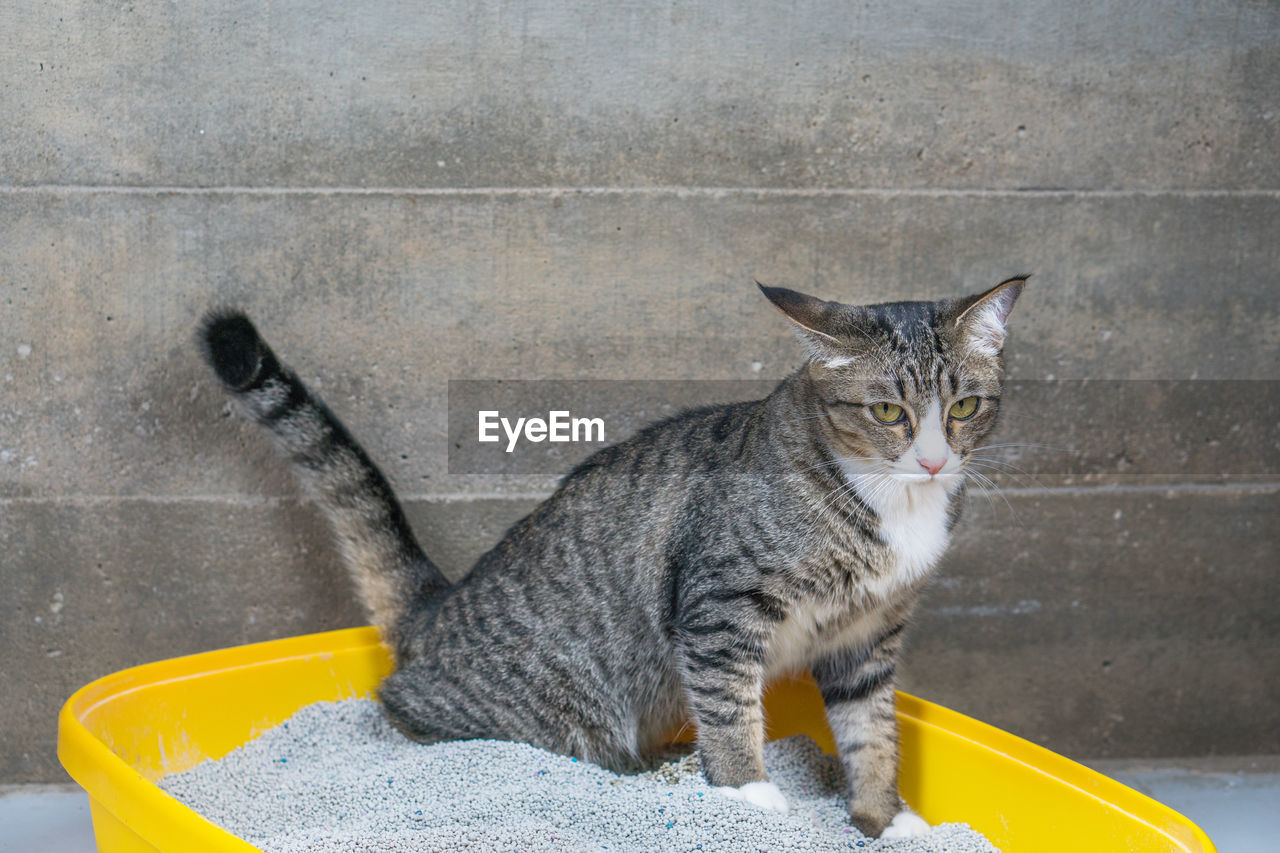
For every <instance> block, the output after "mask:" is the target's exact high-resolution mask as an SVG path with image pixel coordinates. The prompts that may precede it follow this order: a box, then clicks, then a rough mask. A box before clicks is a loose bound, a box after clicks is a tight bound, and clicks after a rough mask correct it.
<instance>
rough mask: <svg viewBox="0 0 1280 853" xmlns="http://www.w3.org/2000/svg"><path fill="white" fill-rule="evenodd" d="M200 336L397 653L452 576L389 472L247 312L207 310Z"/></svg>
mask: <svg viewBox="0 0 1280 853" xmlns="http://www.w3.org/2000/svg"><path fill="white" fill-rule="evenodd" d="M199 342H200V345H201V347H202V349H203V350H204V355H205V358H206V359H207V360H208V362H209V364H210V365H211V366H212V367H213V369H214V372H215V373H217V375H218V379H219V380H221V382H222V384H223V386H224V387H225V388H226V390H227V392H228V394H230V396H231V398H232V400H234V401H235V403H236V406H237V407H238V408H239V409H240V411H241V412H243V413H244V414H245V415H246V416H247V417H248V418H250V419H251V420H254V421H256V422H257V423H259V424H261V425H262V426H263V427H265V428H266V429H267V430H268V431H269V432H270V433H271V436H272V437H273V438H274V440H275V443H276V445H277V446H278V447H280V448H281V449H282V450H283V451H284V452H285V453H286V454H287V455H288V456H289V459H290V460H291V461H292V462H293V464H294V469H295V470H296V471H297V472H298V475H299V477H300V479H301V480H302V481H303V483H304V485H305V486H306V488H307V490H308V492H310V493H311V496H312V497H313V498H314V499H315V500H316V502H317V503H318V504H319V506H320V508H321V509H322V510H323V511H324V514H325V516H327V517H328V519H329V522H330V524H331V525H332V527H333V530H334V533H335V534H336V536H337V539H338V543H339V546H340V547H341V549H342V555H343V559H344V561H345V563H346V565H347V569H348V570H349V571H350V573H351V576H352V578H353V579H354V580H355V584H356V589H357V591H358V593H359V595H360V599H361V600H362V601H363V602H364V606H365V608H366V609H367V610H368V612H369V615H370V617H371V618H372V619H373V623H374V625H376V626H377V627H378V629H379V630H380V631H381V632H382V635H383V638H384V640H385V641H386V642H387V644H388V645H390V646H391V648H392V649H393V650H394V651H395V652H396V655H397V657H403V656H404V655H405V653H406V652H407V649H406V648H405V646H404V641H405V640H406V638H405V637H404V636H402V633H403V631H404V630H405V627H406V626H405V623H406V616H408V615H409V614H410V613H411V612H412V610H413V605H414V603H415V602H420V601H422V600H424V599H425V598H427V597H429V596H431V595H432V594H434V593H435V592H436V591H438V590H440V589H443V588H444V587H447V586H448V585H449V581H448V579H446V578H445V576H444V574H443V573H441V571H440V569H439V568H438V567H437V566H436V565H435V564H434V563H432V562H431V560H430V559H428V557H427V555H426V554H424V553H423V551H422V548H421V547H420V546H419V545H418V542H417V540H416V539H414V536H413V532H412V531H411V530H410V529H409V523H408V521H407V520H406V519H405V515H404V510H403V509H402V508H401V507H400V503H399V502H398V501H397V500H396V497H395V494H394V493H393V492H392V491H391V486H390V484H388V483H387V479H386V477H384V476H383V475H382V472H381V471H379V470H378V468H377V466H376V465H374V464H373V462H372V460H370V459H369V456H368V454H367V453H365V451H364V449H363V448H361V447H360V445H358V444H356V442H355V439H353V438H352V437H351V434H350V433H348V432H347V430H346V428H345V427H343V425H342V424H341V423H340V422H339V421H338V419H337V418H336V417H334V415H333V413H332V412H330V411H329V409H328V408H327V407H326V406H325V405H324V403H322V402H321V401H320V399H319V398H318V397H316V396H315V395H314V394H312V393H311V392H310V391H308V390H307V388H306V386H305V385H303V384H302V381H301V380H300V379H298V377H297V375H296V374H294V373H293V372H292V371H291V370H289V369H288V368H287V367H285V366H284V365H282V364H281V363H280V361H279V360H278V359H277V358H276V356H275V353H273V352H272V351H271V348H270V347H268V346H267V344H266V341H264V340H263V339H262V338H261V336H259V335H258V331H257V329H255V328H254V327H253V324H252V323H250V322H249V318H248V317H246V316H245V315H244V314H243V313H241V312H239V311H229V310H219V311H212V312H210V313H209V314H207V315H206V316H205V318H204V321H203V322H202V323H201V326H200V335H199Z"/></svg>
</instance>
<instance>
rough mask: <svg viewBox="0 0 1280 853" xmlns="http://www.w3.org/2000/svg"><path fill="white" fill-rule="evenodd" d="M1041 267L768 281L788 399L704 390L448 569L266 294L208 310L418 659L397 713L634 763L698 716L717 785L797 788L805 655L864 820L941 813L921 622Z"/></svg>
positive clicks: (402, 719)
mask: <svg viewBox="0 0 1280 853" xmlns="http://www.w3.org/2000/svg"><path fill="white" fill-rule="evenodd" d="M1025 279H1026V276H1019V277H1017V278H1012V279H1009V280H1007V281H1004V282H1002V283H1000V284H998V285H997V286H995V287H994V288H992V289H991V290H988V291H987V292H985V293H982V294H979V295H976V296H970V297H967V298H964V299H959V300H943V301H938V302H895V303H888V304H880V305H870V306H862V307H856V306H850V305H843V304H840V303H836V302H826V301H822V300H820V299H816V298H814V297H810V296H805V295H803V294H800V293H796V292H794V291H791V290H786V289H783V288H775V287H763V286H761V289H762V290H763V291H764V295H765V296H766V297H768V299H769V300H770V301H771V302H772V303H773V304H774V305H775V306H776V307H777V308H778V309H779V310H780V311H781V312H782V313H783V314H784V315H785V316H786V317H787V319H789V320H790V321H791V324H792V325H793V327H794V330H795V331H796V333H797V334H798V336H799V337H800V339H801V340H802V341H803V342H804V344H805V347H806V349H807V359H806V361H805V363H804V365H803V366H802V367H801V368H800V369H799V370H797V371H796V372H795V373H793V374H792V375H790V376H789V377H787V378H786V379H784V380H783V381H782V382H781V383H780V384H779V385H778V386H777V388H775V389H774V391H773V392H772V393H771V394H770V395H769V396H768V397H766V398H764V399H763V400H756V401H753V402H747V403H737V404H733V405H726V406H716V407H711V408H704V409H697V410H693V411H688V412H684V413H682V414H680V415H677V416H675V417H673V418H671V419H669V420H666V421H663V422H661V423H658V424H655V425H653V426H650V427H649V428H647V429H645V430H643V431H642V432H640V433H638V434H637V435H635V436H634V437H632V438H630V439H628V440H627V441H624V442H621V443H619V444H617V445H614V446H612V447H608V448H606V449H604V450H601V451H600V452H598V453H596V454H594V455H593V456H591V457H590V458H588V459H587V460H586V461H585V462H583V463H582V464H580V465H579V466H578V467H577V468H575V469H574V470H573V471H572V472H570V473H569V474H568V476H566V477H565V479H564V481H563V482H562V483H561V485H560V487H559V488H558V489H557V491H556V492H555V494H553V495H552V496H551V497H550V498H548V499H547V500H546V501H545V502H544V503H543V504H541V505H540V506H539V507H538V508H537V509H535V510H534V511H533V512H532V513H530V514H529V515H528V516H527V517H526V518H524V519H523V520H521V521H519V522H517V523H516V524H515V525H514V526H512V528H511V529H510V530H509V531H508V532H507V533H506V535H505V536H504V537H503V538H502V540H501V541H500V542H499V543H498V544H497V545H496V546H495V547H494V548H493V549H492V550H491V551H489V552H488V553H486V554H485V555H484V556H482V557H480V559H479V560H478V561H477V562H476V565H475V567H474V568H473V569H472V571H471V573H470V574H469V575H468V576H467V577H466V578H465V580H462V581H460V582H458V583H456V584H451V583H450V582H449V581H448V580H447V579H446V577H445V576H444V575H443V574H442V573H441V571H440V569H439V568H438V567H437V566H436V565H435V564H434V563H432V561H431V560H430V559H429V558H428V557H427V556H426V555H425V554H424V553H423V552H422V550H421V548H420V547H419V546H418V543H417V542H416V541H415V539H414V536H413V533H412V532H411V530H410V529H409V525H408V523H407V522H406V520H405V515H404V512H403V510H402V509H401V507H400V505H399V503H398V502H397V501H396V498H395V495H394V494H393V493H392V490H391V487H390V486H389V485H388V483H387V480H386V478H385V477H384V476H383V475H382V473H381V472H379V470H378V468H377V467H376V466H375V465H374V464H373V462H372V461H371V460H370V459H369V456H368V455H367V454H366V453H365V451H364V450H363V449H361V447H360V446H359V445H358V444H356V442H355V441H354V440H353V439H352V437H351V435H350V434H349V433H348V432H347V431H346V429H344V428H343V426H342V425H341V424H340V423H339V422H338V420H337V418H335V417H334V415H333V414H332V413H331V412H330V411H329V409H328V408H326V407H325V405H324V404H323V403H322V402H321V401H320V400H319V398H318V397H316V396H315V395H314V394H313V393H311V392H310V391H308V390H307V389H306V388H305V387H304V386H303V384H302V382H301V381H299V379H298V377H297V375H296V374H294V373H293V372H291V371H290V370H289V369H288V368H286V367H285V366H284V365H283V364H281V362H280V361H279V360H277V358H276V356H275V355H274V354H273V353H272V351H271V350H270V349H269V348H268V346H267V344H266V343H265V342H264V341H263V340H262V338H261V337H259V335H258V333H257V331H256V330H255V329H254V327H253V325H252V324H251V323H250V322H249V320H248V318H247V317H245V315H244V314H242V313H239V312H234V311H218V312H213V313H211V314H209V315H208V316H207V317H206V318H205V321H204V323H203V326H202V328H201V335H200V339H201V343H202V345H203V348H204V352H205V355H206V357H207V359H208V361H209V363H210V364H211V365H212V366H213V369H214V370H215V371H216V373H217V375H218V378H219V379H220V380H221V382H222V384H223V385H224V386H225V387H226V389H227V390H228V391H229V392H230V395H231V397H232V398H233V400H234V401H235V402H236V404H237V406H238V408H239V409H240V410H241V411H242V412H243V413H244V414H245V415H247V416H248V417H249V418H251V419H252V420H254V421H256V422H258V423H259V424H262V425H263V426H264V427H266V429H267V430H268V431H269V432H270V434H271V435H272V436H273V438H274V440H275V443H276V444H277V445H278V446H279V447H281V448H282V449H283V450H284V452H285V453H286V454H287V455H288V456H289V458H290V459H291V460H292V461H293V463H294V465H295V467H296V470H297V471H298V473H299V475H300V477H301V479H302V480H303V481H304V482H305V484H306V486H307V487H308V491H309V492H310V493H311V494H312V496H313V497H314V498H315V499H316V501H317V502H318V504H319V506H320V507H321V509H322V510H323V511H324V513H325V515H326V516H327V517H328V519H329V521H330V522H331V524H332V526H333V528H334V530H335V533H336V535H337V539H338V541H339V543H340V545H341V549H342V553H343V556H344V559H345V562H346V565H347V566H348V567H349V569H350V572H351V574H352V576H353V578H354V581H355V586H356V588H357V590H358V592H359V595H360V598H361V599H362V600H363V602H364V604H365V606H366V607H367V608H368V610H369V613H370V615H371V617H372V620H373V622H374V624H375V625H377V626H378V628H379V629H380V630H381V633H382V636H383V638H384V639H385V641H386V644H387V645H388V646H389V647H390V649H391V650H392V653H393V654H394V656H395V662H396V670H395V672H394V673H392V674H391V675H390V676H389V677H387V678H386V680H384V681H383V682H382V684H381V686H380V687H379V689H378V695H379V698H380V700H381V702H382V705H383V707H384V709H385V712H386V715H387V716H388V718H389V719H390V720H391V722H392V723H394V724H395V726H396V727H397V728H398V729H400V731H402V732H404V733H405V734H406V735H408V736H409V737H411V738H414V739H417V740H419V741H424V742H433V741H441V740H453V739H462V738H496V739H503V740H516V741H524V742H527V743H530V744H533V745H535V746H539V747H543V748H546V749H549V750H554V751H556V752H560V753H564V754H567V755H573V756H579V757H581V758H583V759H587V760H590V761H593V762H597V763H599V764H601V765H604V766H607V767H611V768H615V769H618V770H631V769H634V768H637V767H640V766H642V765H644V764H645V762H646V761H647V760H650V759H651V758H652V756H653V755H655V754H656V753H657V752H658V751H660V750H661V749H662V747H663V745H664V744H663V736H664V735H666V734H668V733H670V732H671V731H672V730H673V729H674V728H675V727H676V726H678V725H679V724H680V722H681V721H682V720H685V719H689V720H691V721H692V722H693V723H694V724H695V725H696V727H697V749H698V753H699V755H700V759H701V764H702V768H703V771H704V774H705V776H706V779H707V781H708V782H709V783H710V784H711V785H712V786H714V787H715V788H716V789H717V790H718V791H720V792H722V793H724V794H726V795H728V796H730V797H734V798H738V799H741V800H745V801H746V802H748V803H751V804H753V805H755V806H758V807H761V808H764V809H769V810H774V811H785V810H786V808H787V804H786V800H785V799H784V797H783V796H782V794H781V793H780V792H779V791H778V789H777V787H776V786H774V785H773V784H772V783H770V782H769V781H768V776H767V775H766V773H765V767H764V763H763V758H762V746H763V741H764V719H763V715H762V711H761V691H762V688H763V686H764V684H765V682H766V681H768V680H769V679H770V678H772V677H774V676H777V675H781V674H783V673H785V672H788V671H792V670H799V669H805V668H808V669H809V670H811V671H812V673H813V676H814V678H815V679H816V680H817V683H818V685H819V687H820V688H821V692H822V697H823V700H824V701H825V703H826V713H827V719H828V720H829V721H830V724H831V729H832V731H833V732H834V734H835V740H836V744H837V746H838V748H839V752H840V755H841V757H842V761H843V764H844V766H845V768H846V770H847V775H848V781H849V785H850V790H851V795H850V802H849V813H850V816H851V818H852V821H853V823H854V824H855V825H856V826H857V827H858V829H860V830H861V831H863V832H864V833H866V834H868V835H872V836H876V835H880V836H882V837H890V836H892V837H901V836H908V835H915V834H919V833H922V832H924V831H926V830H927V828H928V827H927V824H926V823H925V822H924V821H923V820H921V819H920V818H919V817H918V816H916V815H914V814H913V813H911V812H910V811H909V810H908V809H907V808H906V807H905V806H904V804H903V802H902V800H901V799H900V798H899V795H898V787H897V769H898V745H897V728H896V721H895V716H894V670H895V666H896V663H897V659H898V654H899V650H900V649H901V648H902V641H903V630H904V628H906V626H907V622H908V619H909V617H910V616H911V612H912V609H913V608H914V606H915V604H916V600H917V598H918V596H919V594H920V590H921V587H922V586H923V585H924V583H925V581H926V579H927V577H928V576H929V573H930V570H931V569H932V568H933V567H934V565H935V564H936V563H937V562H938V558H939V557H940V556H941V555H942V552H943V550H944V549H945V548H946V545H947V539H948V536H949V534H950V532H951V529H952V526H953V525H954V524H955V522H956V519H957V516H958V515H959V512H960V504H961V494H962V492H963V489H964V484H965V472H966V464H967V462H968V456H969V454H970V453H971V452H972V451H973V450H974V449H975V448H976V447H977V445H978V444H979V442H980V441H981V440H982V439H983V437H984V436H986V435H987V433H989V432H990V431H991V429H992V427H993V426H994V424H995V421H996V414H997V412H998V410H999V405H1000V393H1001V386H1002V384H1003V380H1004V367H1003V358H1002V352H1003V345H1004V338H1005V321H1006V318H1007V317H1008V315H1009V312H1010V310H1011V309H1012V307H1013V304H1014V301H1015V300H1016V299H1017V297H1018V295H1019V293H1020V292H1021V290H1022V287H1023V283H1024V281H1025Z"/></svg>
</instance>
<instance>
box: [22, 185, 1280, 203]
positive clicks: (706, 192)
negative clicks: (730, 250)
mask: <svg viewBox="0 0 1280 853" xmlns="http://www.w3.org/2000/svg"><path fill="white" fill-rule="evenodd" d="M7 193H13V194H33V195H37V194H51V195H58V194H64V195H77V194H79V195H93V194H121V195H262V196H289V195H317V196H328V195H333V196H341V195H352V196H395V195H412V196H441V197H446V196H480V197H486V196H492V197H499V196H515V197H534V198H537V197H553V196H559V195H584V196H610V195H652V196H674V197H676V198H712V199H715V198H729V197H737V196H762V197H778V198H845V197H848V198H857V197H860V196H861V197H877V198H878V197H886V198H892V197H896V196H902V197H921V198H952V197H954V198H983V197H991V198H1073V197H1085V198H1143V197H1152V198H1158V197H1167V196H1184V197H1188V198H1255V197H1256V198H1280V189H1175V188H1170V189H1037V188H1027V189H926V188H901V189H894V188H890V187H702V186H687V187H686V186H617V187H610V186H542V187H340V186H339V187H327V186H326V187H292V186H290V187H284V186H262V187H253V186H208V187H200V186H140V185H124V184H122V185H111V184H104V185H80V184H33V185H30V186H21V185H5V186H0V194H7Z"/></svg>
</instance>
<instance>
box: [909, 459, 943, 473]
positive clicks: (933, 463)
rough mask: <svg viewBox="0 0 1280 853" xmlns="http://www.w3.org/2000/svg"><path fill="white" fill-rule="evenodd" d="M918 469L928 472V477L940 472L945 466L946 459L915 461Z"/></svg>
mask: <svg viewBox="0 0 1280 853" xmlns="http://www.w3.org/2000/svg"><path fill="white" fill-rule="evenodd" d="M916 461H917V462H919V463H920V467H921V468H923V469H924V470H926V471H928V472H929V474H930V475H933V474H936V473H938V472H939V471H941V470H942V466H943V465H946V464H947V460H946V459H917V460H916Z"/></svg>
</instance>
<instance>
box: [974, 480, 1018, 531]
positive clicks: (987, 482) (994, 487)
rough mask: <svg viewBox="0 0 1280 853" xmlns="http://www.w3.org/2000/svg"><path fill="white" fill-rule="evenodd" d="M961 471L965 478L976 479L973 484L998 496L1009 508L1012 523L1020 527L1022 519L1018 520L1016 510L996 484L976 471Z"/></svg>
mask: <svg viewBox="0 0 1280 853" xmlns="http://www.w3.org/2000/svg"><path fill="white" fill-rule="evenodd" d="M962 470H964V472H965V475H966V476H967V477H974V478H976V479H975V480H974V482H975V483H978V484H979V485H980V486H982V487H983V488H984V489H985V488H987V487H988V486H989V487H990V488H991V489H992V490H993V491H994V492H995V493H996V495H997V496H999V498H1000V500H1002V501H1004V505H1005V506H1006V507H1008V508H1009V514H1010V515H1011V516H1012V517H1013V520H1014V522H1015V523H1016V524H1017V525H1018V526H1019V527H1021V526H1022V519H1020V518H1019V517H1018V512H1017V510H1015V509H1014V508H1013V504H1011V503H1009V499H1008V498H1006V497H1005V496H1004V492H1002V491H1001V490H1000V487H999V486H997V485H996V484H995V483H994V482H993V481H992V480H991V478H990V477H988V476H987V475H985V474H983V473H982V472H981V471H976V470H973V469H970V468H964V469H962Z"/></svg>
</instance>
